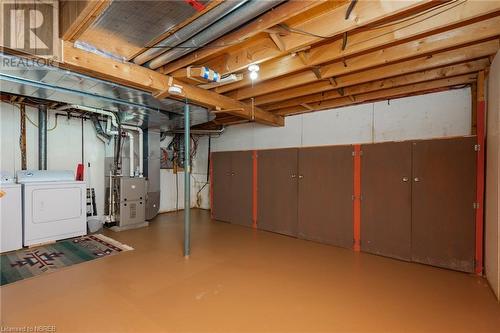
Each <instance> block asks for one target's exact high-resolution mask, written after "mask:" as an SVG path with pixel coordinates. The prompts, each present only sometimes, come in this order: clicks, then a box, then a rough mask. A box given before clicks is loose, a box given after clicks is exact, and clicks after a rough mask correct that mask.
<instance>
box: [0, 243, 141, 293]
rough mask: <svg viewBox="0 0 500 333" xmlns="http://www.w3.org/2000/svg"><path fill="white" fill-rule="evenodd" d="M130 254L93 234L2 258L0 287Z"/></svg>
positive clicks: (0, 259)
mask: <svg viewBox="0 0 500 333" xmlns="http://www.w3.org/2000/svg"><path fill="white" fill-rule="evenodd" d="M129 250H133V248H131V247H130V246H128V245H125V244H121V243H119V242H117V241H115V240H114V239H111V238H109V237H106V236H103V235H100V234H95V235H88V236H82V237H78V238H72V239H66V240H63V241H59V242H56V243H53V244H48V245H43V246H40V247H36V248H31V249H24V250H19V251H15V252H9V253H6V254H2V256H1V257H0V263H1V273H2V283H1V284H0V285H2V286H3V285H6V284H9V283H12V282H15V281H19V280H23V279H27V278H30V277H32V276H36V275H40V274H44V273H49V272H53V271H56V270H57V269H59V268H62V267H66V266H71V265H75V264H79V263H81V262H84V261H90V260H94V259H98V258H102V257H106V256H112V255H114V254H118V253H120V252H123V251H129Z"/></svg>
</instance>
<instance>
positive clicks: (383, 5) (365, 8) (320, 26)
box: [204, 0, 438, 74]
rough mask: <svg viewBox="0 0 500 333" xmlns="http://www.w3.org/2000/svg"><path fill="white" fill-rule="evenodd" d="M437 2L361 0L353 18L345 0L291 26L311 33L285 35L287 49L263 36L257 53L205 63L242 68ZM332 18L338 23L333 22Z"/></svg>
mask: <svg viewBox="0 0 500 333" xmlns="http://www.w3.org/2000/svg"><path fill="white" fill-rule="evenodd" d="M437 4H438V2H434V1H428V0H420V1H414V0H408V1H384V0H371V1H361V2H358V4H357V5H356V6H355V7H354V10H353V11H352V13H351V16H350V17H349V19H345V13H346V11H347V8H348V7H349V3H345V4H343V5H342V6H339V7H337V8H335V9H334V10H332V11H328V12H326V13H322V14H320V15H317V16H315V17H311V18H310V19H309V20H306V21H304V22H300V23H299V24H297V25H294V26H291V27H289V28H291V29H295V30H297V29H298V30H301V31H306V32H307V33H291V34H290V35H287V36H283V37H282V38H281V39H282V41H283V44H284V46H285V50H284V51H279V50H277V49H276V48H272V49H270V48H266V46H265V41H264V40H263V41H262V45H261V46H260V47H258V48H259V49H260V50H261V51H260V52H258V53H256V54H254V53H250V52H247V53H245V54H242V52H241V50H235V52H234V53H233V54H229V55H221V56H220V57H218V58H214V59H210V60H209V61H206V62H204V64H206V65H207V66H208V67H210V68H213V69H214V70H216V71H217V72H219V73H221V74H228V73H232V72H235V71H240V70H242V69H244V68H246V67H247V66H248V65H250V64H252V63H261V62H263V61H267V60H269V59H272V58H276V57H279V56H282V55H284V54H286V53H290V52H293V51H296V50H298V49H301V48H303V47H306V46H309V45H312V44H314V43H318V42H321V41H324V39H325V38H324V37H333V36H336V35H339V34H342V33H344V32H346V31H350V30H353V29H355V28H358V27H362V26H364V25H367V24H372V23H375V22H381V21H383V20H387V19H391V18H394V17H399V16H400V15H403V14H404V13H406V12H412V11H415V10H417V9H420V8H422V9H427V8H428V7H429V6H434V5H437ZM332 22H335V23H334V24H332ZM241 49H243V50H244V49H246V47H245V45H242V47H241Z"/></svg>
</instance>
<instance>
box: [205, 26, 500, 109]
mask: <svg viewBox="0 0 500 333" xmlns="http://www.w3.org/2000/svg"><path fill="white" fill-rule="evenodd" d="M499 27H500V16H497V17H494V18H491V19H488V20H485V21H480V22H477V23H474V24H471V25H468V26H465V27H461V28H457V29H453V30H450V31H445V32H442V33H439V34H436V35H431V36H427V37H424V38H422V39H417V40H413V41H410V42H406V43H403V44H398V45H395V46H391V47H387V48H385V49H380V50H377V51H374V52H370V53H365V54H362V55H360V56H356V57H352V58H348V59H344V61H342V62H334V63H332V64H328V65H324V66H321V77H320V78H318V76H317V75H316V73H312V72H311V71H309V70H305V71H302V72H298V73H295V74H291V75H286V76H282V77H279V78H276V79H273V80H269V81H264V82H258V83H254V85H253V86H251V87H245V88H241V89H238V90H235V91H232V92H229V93H227V94H226V95H227V96H230V97H232V98H236V99H240V100H241V99H246V98H250V97H255V96H258V95H263V94H266V93H272V92H274V91H279V90H283V89H288V88H292V87H294V86H299V85H303V84H307V83H313V82H316V81H318V80H319V79H322V78H329V77H332V76H338V75H345V74H348V73H351V72H356V71H361V70H365V69H368V68H371V67H375V66H380V65H384V64H390V63H394V62H398V61H402V60H405V59H408V58H414V57H421V56H425V55H434V54H436V53H439V52H442V51H443V50H448V49H450V48H457V47H460V46H463V45H468V44H471V43H476V42H478V41H482V40H485V39H488V38H496V37H498V35H499V34H500V28H499ZM313 68H314V67H313ZM260 72H261V73H262V74H261V76H259V79H260V78H261V77H262V76H263V75H264V73H265V71H263V70H261V71H260ZM240 82H241V81H240ZM236 84H239V82H237V83H236ZM227 87H228V86H224V87H220V88H216V89H215V91H216V92H221V90H224V89H228V88H227Z"/></svg>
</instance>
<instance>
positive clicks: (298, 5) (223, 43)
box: [160, 0, 326, 74]
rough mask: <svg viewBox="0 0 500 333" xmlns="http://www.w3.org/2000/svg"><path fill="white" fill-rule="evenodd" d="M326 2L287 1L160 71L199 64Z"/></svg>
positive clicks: (324, 0) (165, 71) (169, 70)
mask: <svg viewBox="0 0 500 333" xmlns="http://www.w3.org/2000/svg"><path fill="white" fill-rule="evenodd" d="M325 2H326V0H318V1H303V0H289V1H288V2H287V3H285V4H283V5H280V6H278V7H277V8H274V9H273V10H271V11H269V12H267V13H266V14H264V15H262V16H261V17H259V18H257V19H255V20H253V21H252V22H250V23H249V24H247V25H245V26H243V27H241V28H240V29H238V30H236V31H234V32H232V33H229V34H227V35H225V36H223V37H221V38H219V39H217V40H215V41H213V42H211V43H209V44H208V45H207V46H206V47H204V48H202V49H200V50H197V51H195V52H192V53H190V54H188V55H187V56H185V57H182V58H180V59H178V60H175V61H173V62H171V63H169V64H166V65H165V66H163V67H162V68H160V71H161V72H162V73H166V74H168V73H171V72H173V71H175V70H177V69H179V68H182V67H187V66H189V65H191V64H195V63H198V64H199V63H201V61H203V60H205V59H207V58H208V57H210V56H213V55H215V54H216V53H220V52H222V51H224V50H225V49H228V48H230V47H231V46H233V45H235V44H238V43H242V42H244V41H245V40H247V39H248V38H250V37H253V36H255V35H257V34H258V33H260V32H262V31H264V30H265V29H269V28H271V27H273V26H275V25H276V24H278V23H281V22H283V21H286V20H288V19H289V18H291V17H294V16H297V15H300V14H302V13H304V12H306V11H308V10H310V9H312V8H314V7H317V6H320V5H322V4H323V3H325Z"/></svg>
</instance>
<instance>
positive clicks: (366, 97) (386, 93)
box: [276, 73, 477, 116]
mask: <svg viewBox="0 0 500 333" xmlns="http://www.w3.org/2000/svg"><path fill="white" fill-rule="evenodd" d="M476 78H477V73H472V74H466V75H460V76H456V77H451V78H446V79H440V80H434V81H427V82H421V83H416V84H411V85H407V86H400V87H396V88H390V89H385V90H378V91H374V92H369V93H365V94H359V95H354V98H355V100H354V102H353V101H352V99H351V98H350V97H341V98H337V99H332V100H328V101H323V102H318V103H314V104H313V103H309V104H308V106H309V108H305V107H303V106H300V105H299V106H296V107H290V108H284V109H280V110H278V111H277V112H276V114H279V115H283V116H290V115H294V114H302V113H307V112H314V111H320V110H328V109H334V108H338V107H343V106H349V105H354V104H361V103H367V102H373V101H378V100H386V99H393V98H397V97H403V96H408V95H412V94H415V93H424V92H428V91H433V90H435V89H441V88H447V87H453V86H459V85H464V84H471V83H472V82H475V80H476Z"/></svg>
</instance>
